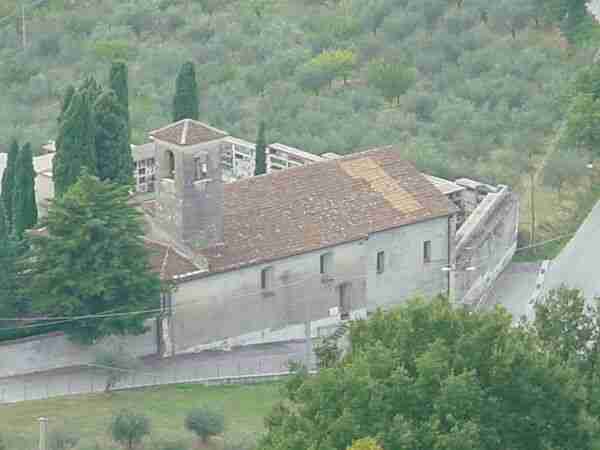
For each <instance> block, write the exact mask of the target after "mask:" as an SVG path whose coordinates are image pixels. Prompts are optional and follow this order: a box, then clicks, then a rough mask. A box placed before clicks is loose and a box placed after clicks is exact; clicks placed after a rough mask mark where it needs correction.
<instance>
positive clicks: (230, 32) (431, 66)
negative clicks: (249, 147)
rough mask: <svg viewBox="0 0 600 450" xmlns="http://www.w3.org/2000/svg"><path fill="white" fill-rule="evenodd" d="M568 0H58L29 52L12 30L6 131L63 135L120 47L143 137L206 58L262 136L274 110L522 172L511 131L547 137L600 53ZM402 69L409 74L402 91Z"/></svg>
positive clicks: (1, 39)
mask: <svg viewBox="0 0 600 450" xmlns="http://www.w3.org/2000/svg"><path fill="white" fill-rule="evenodd" d="M557 1H558V3H557V2H556V1H546V2H544V1H541V0H503V1H498V2H491V3H490V2H489V1H483V0H460V1H447V0H429V1H427V2H423V1H422V0H344V1H330V0H324V1H315V0H294V1H291V0H254V1H243V2H242V1H241V0H223V1H214V0H193V1H184V0H163V1H161V2H159V3H158V7H155V6H150V5H149V4H148V2H147V1H146V0H129V1H126V2H117V1H115V0H99V1H97V2H77V3H75V4H71V3H68V4H67V2H66V1H65V0H52V1H49V2H47V3H44V4H42V5H40V6H39V8H37V9H36V10H35V14H34V16H33V17H31V20H30V23H29V29H30V30H31V31H32V33H31V35H30V36H29V38H30V45H29V47H28V49H27V51H26V52H23V51H22V49H21V48H20V45H19V35H18V30H16V29H15V27H14V26H12V25H11V26H3V27H0V59H1V60H2V61H3V62H6V64H2V66H1V67H0V84H1V85H2V86H3V87H4V89H2V90H0V127H1V128H0V129H1V131H2V133H0V136H11V135H13V134H14V132H13V131H16V133H17V135H18V136H23V135H25V136H27V139H28V140H31V141H32V142H34V147H35V146H36V145H38V144H40V143H42V142H45V141H46V140H47V139H51V138H53V137H55V136H57V135H58V133H57V128H56V126H57V124H56V117H57V116H58V115H59V108H60V95H61V93H62V92H64V90H65V88H66V87H67V85H68V84H70V83H74V82H75V81H76V80H77V79H79V78H80V77H81V74H89V73H91V74H95V75H96V76H97V77H98V79H101V80H105V79H106V75H105V74H106V72H107V69H108V65H109V64H110V63H111V61H113V60H114V59H115V58H120V59H124V60H126V61H127V63H128V65H129V68H130V74H129V76H130V78H129V87H130V89H131V97H130V102H131V128H132V139H133V141H134V142H135V143H141V142H142V141H145V140H146V139H147V137H146V136H147V131H148V130H151V129H155V128H158V127H160V126H163V125H165V124H167V123H168V122H170V121H171V119H172V95H173V92H174V88H175V86H174V84H175V79H176V74H177V71H178V69H179V68H180V67H181V65H182V64H183V63H184V62H185V61H188V60H190V59H191V60H192V61H193V62H194V63H195V65H196V70H197V77H198V82H199V91H200V92H201V102H200V104H199V108H200V109H199V116H200V118H201V119H202V120H203V121H206V122H208V123H210V124H213V125H215V126H217V127H219V128H223V129H226V130H228V131H229V132H231V133H232V134H233V135H237V136H239V137H241V138H245V139H249V140H253V139H254V138H255V136H256V131H257V128H258V124H259V120H263V119H264V120H265V121H266V122H267V123H268V124H269V138H270V139H271V140H273V141H279V142H284V143H287V144H289V145H293V146H297V147H299V148H303V149H306V150H308V151H311V152H315V153H322V152H325V151H335V152H340V153H347V152H350V151H353V150H354V149H357V148H366V147H370V146H376V145H382V144H398V146H399V148H400V149H401V150H402V151H403V152H405V154H406V155H407V156H408V157H410V158H412V159H414V160H415V161H417V162H418V164H419V165H420V166H421V167H423V168H427V169H429V170H430V171H433V172H435V173H438V174H440V175H444V174H456V175H462V174H466V175H472V174H473V173H477V174H478V177H483V178H487V179H488V180H490V181H510V182H512V181H514V180H515V179H518V175H519V174H520V173H521V170H520V168H519V165H518V162H515V158H516V153H518V152H517V151H516V150H514V149H513V147H512V142H515V141H519V140H520V139H521V138H523V140H528V141H533V142H534V143H535V145H538V146H541V147H543V146H544V145H545V140H544V138H545V137H547V135H548V134H551V133H552V132H553V131H554V129H555V127H556V125H557V121H558V118H559V117H560V115H561V108H559V105H558V104H559V103H560V93H561V91H562V89H561V86H563V83H564V81H565V80H566V79H568V78H569V76H570V73H572V71H573V69H574V68H576V67H577V66H578V65H579V64H580V63H581V62H582V61H584V62H585V61H586V60H587V59H586V58H578V57H577V56H578V55H577V54H575V53H576V52H575V51H571V52H569V51H567V50H566V49H565V47H566V43H565V42H564V40H563V39H562V38H561V36H559V34H558V33H557V31H556V30H557V27H556V25H557V24H559V25H560V24H562V19H564V18H565V17H567V15H566V13H565V11H566V9H565V6H564V5H566V4H567V3H569V2H567V1H566V0H564V1H563V0H557ZM555 3H556V4H557V5H558V6H557V7H555ZM561 5H563V6H561ZM97 17H102V18H103V20H102V21H101V22H99V21H97V20H96V18H97ZM568 17H574V16H572V15H569V16H568ZM584 19H585V20H584V22H585V21H589V20H591V19H590V18H589V17H588V16H585V17H584ZM586 23H587V22H586ZM590 27H591V25H589V23H588V26H587V28H590ZM57 30H60V31H57ZM593 30H595V29H593ZM33 31H35V33H33ZM594 32H595V31H594ZM586 33H587V34H590V33H589V32H586ZM513 35H514V38H513ZM592 35H593V33H592ZM381 61H384V62H385V66H381V65H378V64H379V63H380V62H381ZM377 69H379V70H377ZM393 73H398V74H400V75H402V77H403V78H404V77H406V80H408V81H407V82H403V83H399V85H398V86H395V87H394V88H393V91H394V92H391V91H389V89H392V88H391V87H390V84H389V82H390V81H395V80H397V79H398V78H396V77H395V76H394V75H390V74H393ZM411 74H413V75H415V82H411V79H412V78H413V76H412V75H411ZM344 80H346V83H344ZM386 80H387V81H386ZM315 92H318V93H319V96H318V97H315V96H314V93H315ZM398 96H399V97H400V98H399V99H398ZM386 99H390V100H391V99H394V102H395V103H396V104H397V105H392V104H390V102H387V101H386ZM398 103H399V104H398ZM531 117H534V118H536V119H537V120H536V121H535V123H532V122H531V120H530V118H531ZM529 137H534V138H535V139H533V140H532V139H529ZM0 139H2V138H0Z"/></svg>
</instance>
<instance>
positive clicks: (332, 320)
mask: <svg viewBox="0 0 600 450" xmlns="http://www.w3.org/2000/svg"><path fill="white" fill-rule="evenodd" d="M366 317H367V310H366V309H365V308H361V309H357V310H354V311H351V312H350V320H358V319H365V318H366ZM340 324H342V320H341V319H340V317H339V315H338V316H332V317H325V318H323V319H319V320H314V321H312V322H311V323H310V331H311V337H312V338H313V339H317V338H323V337H327V336H329V335H331V334H332V333H333V332H334V331H335V330H337V328H338V327H339V326H340ZM305 337H306V327H305V324H303V323H300V324H293V325H288V326H286V327H282V328H279V329H276V330H272V329H265V330H261V331H256V332H253V333H247V334H244V335H241V336H235V337H231V338H229V339H222V340H218V341H213V342H210V343H208V344H203V345H197V346H192V347H188V348H186V349H184V350H180V351H178V352H177V353H176V354H178V355H181V354H187V353H199V352H202V351H205V350H227V349H231V348H233V347H244V346H249V345H259V344H273V343H277V342H289V341H295V340H301V339H304V338H305Z"/></svg>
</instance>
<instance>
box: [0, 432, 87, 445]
mask: <svg viewBox="0 0 600 450" xmlns="http://www.w3.org/2000/svg"><path fill="white" fill-rule="evenodd" d="M77 442H79V436H77V435H76V434H75V433H73V432H71V431H68V430H65V429H58V430H53V431H51V432H50V433H49V434H48V448H49V449H50V450H69V449H72V448H74V447H75V446H76V445H77ZM0 448H1V447H0Z"/></svg>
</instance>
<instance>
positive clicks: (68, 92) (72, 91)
mask: <svg viewBox="0 0 600 450" xmlns="http://www.w3.org/2000/svg"><path fill="white" fill-rule="evenodd" d="M73 94H75V88H74V87H73V85H72V84H70V85H69V86H67V89H66V91H65V96H64V97H63V101H62V103H61V105H60V114H59V115H58V123H59V124H60V123H61V122H62V120H63V118H64V115H65V113H66V112H67V109H69V105H70V104H71V100H72V99H73Z"/></svg>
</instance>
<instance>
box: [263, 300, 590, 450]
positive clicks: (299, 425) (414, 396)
mask: <svg viewBox="0 0 600 450" xmlns="http://www.w3.org/2000/svg"><path fill="white" fill-rule="evenodd" d="M511 321H512V319H511V316H510V315H509V314H508V313H507V312H506V311H505V310H503V309H496V310H494V311H491V312H471V311H468V310H466V309H463V308H460V307H455V306H453V305H452V304H450V303H449V302H448V301H447V300H446V299H443V298H437V299H435V300H433V301H431V302H426V301H423V300H419V299H416V300H413V301H410V302H408V303H407V304H406V305H404V306H402V307H399V308H397V309H395V310H392V311H390V312H382V311H379V312H377V313H375V314H374V315H373V316H372V317H371V318H369V319H367V320H363V321H359V322H357V323H355V324H353V325H352V327H351V330H350V342H351V348H350V350H349V352H348V353H347V354H346V356H345V357H344V358H343V359H342V360H341V361H340V362H338V363H336V364H335V365H334V366H332V367H329V368H324V369H322V370H321V371H320V372H319V373H318V374H317V375H315V376H313V377H309V376H307V375H306V374H305V373H303V372H299V373H298V374H297V375H296V377H295V378H294V379H292V380H290V381H289V382H288V383H287V387H286V391H285V392H286V395H285V400H284V401H283V402H282V403H281V404H280V405H279V406H278V407H276V408H275V410H274V411H273V412H272V414H271V415H270V416H269V418H268V419H267V421H266V424H267V429H268V432H267V434H266V436H265V438H264V440H263V443H262V448H263V449H265V450H274V449H277V450H284V449H285V450H305V449H307V448H309V449H320V450H333V449H339V450H345V449H346V448H347V447H349V446H351V445H352V444H353V442H354V441H355V440H358V439H362V438H367V437H372V438H373V439H376V440H377V442H378V443H379V444H380V445H381V446H382V447H383V448H385V449H404V448H410V449H423V450H425V449H427V450H429V449H432V448H435V449H439V450H465V449H467V450H468V449H471V450H486V449H490V450H491V449H500V448H502V449H505V448H510V449H515V450H521V449H522V450H532V449H540V450H541V449H548V448H552V449H557V450H558V449H564V450H567V449H573V448H577V449H592V448H594V442H595V439H596V437H597V432H598V423H597V420H596V419H595V417H594V415H593V414H591V413H590V411H589V410H588V408H587V403H586V394H585V393H584V391H582V383H581V380H580V379H579V377H578V373H579V372H578V370H577V368H576V367H574V366H571V365H568V364H563V362H562V360H561V359H560V358H559V357H558V356H557V355H556V354H555V353H554V352H553V351H552V350H547V349H546V348H545V347H544V346H543V345H541V344H540V340H539V339H538V338H537V337H536V334H535V333H534V332H531V331H529V330H528V329H527V328H524V327H514V326H513V325H512V324H511Z"/></svg>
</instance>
